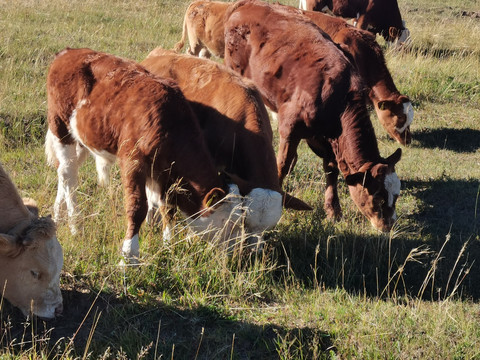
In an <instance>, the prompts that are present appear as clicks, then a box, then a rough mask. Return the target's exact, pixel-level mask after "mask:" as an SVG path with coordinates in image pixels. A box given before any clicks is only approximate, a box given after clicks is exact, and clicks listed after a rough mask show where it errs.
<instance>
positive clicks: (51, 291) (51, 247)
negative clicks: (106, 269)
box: [0, 165, 63, 319]
mask: <svg viewBox="0 0 480 360" xmlns="http://www.w3.org/2000/svg"><path fill="white" fill-rule="evenodd" d="M55 233H56V231H55V224H54V222H53V220H52V219H50V218H49V217H41V218H39V217H38V209H37V207H36V205H35V203H34V202H33V201H32V200H28V201H26V202H25V203H24V202H23V201H22V199H21V197H20V195H19V194H18V191H17V189H16V188H15V185H14V184H13V182H12V181H11V180H10V178H9V176H8V175H7V173H6V172H5V171H4V169H3V167H2V166H1V165H0V286H2V289H1V290H2V294H3V296H4V297H5V298H6V299H7V300H8V301H10V302H11V303H12V304H13V305H14V306H16V307H18V308H19V309H20V310H22V312H23V313H24V314H25V315H28V314H29V313H30V311H32V312H33V314H35V315H37V316H39V317H42V318H46V319H50V318H54V317H55V316H56V315H59V314H60V313H61V312H62V310H63V305H62V303H63V302H62V294H61V292H60V271H61V268H62V266H63V254H62V247H61V246H60V243H59V242H58V240H57V238H56V235H55Z"/></svg>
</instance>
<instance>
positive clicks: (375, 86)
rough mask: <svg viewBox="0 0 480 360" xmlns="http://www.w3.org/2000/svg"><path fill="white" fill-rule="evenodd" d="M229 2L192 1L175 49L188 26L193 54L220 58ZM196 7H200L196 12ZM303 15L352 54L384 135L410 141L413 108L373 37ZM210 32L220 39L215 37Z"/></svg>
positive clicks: (320, 17) (336, 20) (329, 20)
mask: <svg viewBox="0 0 480 360" xmlns="http://www.w3.org/2000/svg"><path fill="white" fill-rule="evenodd" d="M231 5H232V3H227V2H218V1H208V0H198V1H195V2H193V3H192V4H191V5H190V6H189V7H188V9H187V12H186V13H185V18H184V32H183V34H182V41H180V42H179V43H178V44H181V46H178V44H177V46H176V47H175V49H176V51H178V50H180V49H181V47H182V46H183V43H184V39H185V34H186V29H188V34H189V39H194V40H193V41H194V42H193V45H191V48H195V49H197V51H195V53H194V55H198V54H199V53H200V54H202V53H206V52H208V51H213V52H214V53H215V54H216V55H217V56H220V57H223V53H222V54H220V52H221V51H220V46H224V40H223V32H224V25H223V18H224V16H225V12H226V11H227V8H228V7H229V6H231ZM197 8H201V9H202V10H201V11H197ZM288 8H290V9H291V10H292V12H299V11H301V10H298V9H295V8H293V7H288ZM304 15H306V16H308V17H309V18H310V19H311V20H312V21H313V22H315V23H316V24H317V25H318V26H319V27H320V28H321V29H322V30H324V31H325V32H326V33H327V34H328V35H330V36H331V37H332V39H333V40H334V41H335V42H337V43H339V44H341V46H342V48H343V49H344V50H345V51H347V52H349V53H350V54H351V55H352V57H353V59H354V61H355V62H356V65H357V66H358V69H359V72H360V75H361V76H362V77H363V79H364V82H365V84H366V85H367V87H368V89H367V90H368V91H369V99H370V102H371V103H373V105H374V108H375V112H376V113H377V116H378V118H379V120H380V123H381V124H382V126H383V127H384V128H385V130H386V131H387V132H388V134H389V135H390V136H392V138H394V139H395V140H397V141H398V142H400V143H401V144H402V145H406V144H408V143H410V140H411V133H410V124H411V122H412V121H413V107H412V104H411V102H410V100H409V99H408V97H406V96H404V95H402V94H400V93H399V91H398V90H397V88H396V87H395V83H394V82H393V79H392V77H391V75H390V72H389V71H388V68H387V66H386V64H385V58H384V56H383V52H382V49H381V48H380V46H379V45H378V43H377V42H376V41H375V38H374V37H373V36H372V35H370V33H368V32H366V31H364V30H361V29H357V28H355V27H353V26H351V25H348V24H347V23H346V21H344V20H343V19H340V18H334V17H331V16H328V15H325V14H323V13H320V12H316V11H315V12H313V11H306V12H305V13H304ZM214 34H215V35H216V36H219V37H221V39H218V38H215V37H214Z"/></svg>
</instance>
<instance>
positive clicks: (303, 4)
mask: <svg viewBox="0 0 480 360" xmlns="http://www.w3.org/2000/svg"><path fill="white" fill-rule="evenodd" d="M298 8H299V9H301V10H307V0H300V2H299V3H298Z"/></svg>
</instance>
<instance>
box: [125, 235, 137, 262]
mask: <svg viewBox="0 0 480 360" xmlns="http://www.w3.org/2000/svg"><path fill="white" fill-rule="evenodd" d="M122 253H123V256H125V258H127V259H132V258H135V257H137V258H138V256H139V255H140V241H139V240H138V234H135V235H134V236H133V238H131V239H125V240H124V241H123V245H122Z"/></svg>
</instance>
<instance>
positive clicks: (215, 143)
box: [140, 48, 311, 237]
mask: <svg viewBox="0 0 480 360" xmlns="http://www.w3.org/2000/svg"><path fill="white" fill-rule="evenodd" d="M140 64H141V65H142V66H144V67H145V68H146V69H147V70H149V71H150V72H152V73H154V74H155V75H158V76H160V77H169V78H171V79H173V80H174V81H175V82H177V83H178V86H179V87H180V89H181V90H182V93H183V94H184V95H185V97H186V98H187V100H189V102H190V104H191V106H192V109H193V110H194V112H195V114H196V115H197V117H198V119H199V122H200V127H201V128H202V131H203V134H204V137H205V140H206V142H207V146H208V148H209V151H210V154H212V157H213V161H214V163H215V165H216V166H217V169H218V170H221V171H225V172H226V173H228V174H231V175H233V176H234V182H235V183H237V185H238V186H239V188H240V193H241V195H242V196H245V197H246V199H247V200H245V203H248V209H249V210H248V213H247V214H246V218H245V226H246V231H247V232H248V233H250V234H253V235H254V236H255V237H261V233H262V232H263V231H265V230H268V229H272V228H273V227H274V226H275V225H276V224H277V222H278V220H279V219H280V216H281V214H282V195H281V193H282V191H281V188H280V184H279V182H278V177H277V166H276V162H275V152H274V150H273V145H272V141H273V134H272V128H271V126H270V120H269V118H268V114H267V111H266V109H265V106H264V104H263V101H262V98H261V95H260V94H259V92H258V90H257V89H256V88H255V86H254V85H253V83H252V82H251V81H249V80H248V79H245V78H242V77H240V76H239V75H238V74H237V73H235V72H233V71H231V70H230V69H228V68H226V67H225V66H223V65H221V64H218V63H216V62H214V61H211V60H208V59H200V58H197V57H194V56H190V55H180V54H177V53H175V52H173V51H170V50H164V49H162V48H156V49H154V50H153V51H152V52H151V53H150V54H149V55H148V56H147V58H146V59H145V60H143V61H142V62H141V63H140ZM285 207H286V208H293V209H297V210H310V209H311V208H310V207H309V206H308V205H306V204H305V203H303V202H301V201H300V200H298V199H296V198H293V197H291V196H289V195H287V194H286V195H285Z"/></svg>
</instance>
